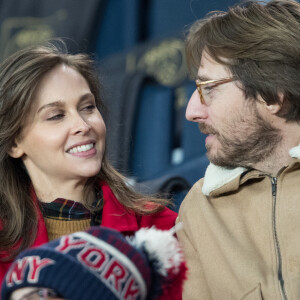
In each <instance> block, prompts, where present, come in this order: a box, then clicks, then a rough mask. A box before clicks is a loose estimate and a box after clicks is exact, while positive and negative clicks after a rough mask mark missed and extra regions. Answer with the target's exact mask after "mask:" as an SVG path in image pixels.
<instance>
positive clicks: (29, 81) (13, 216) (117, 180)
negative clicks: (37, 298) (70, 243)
mask: <svg viewBox="0 0 300 300" xmlns="http://www.w3.org/2000/svg"><path fill="white" fill-rule="evenodd" d="M61 44H62V43H61ZM62 45H63V44H62ZM59 64H65V65H67V66H69V67H71V68H73V69H74V70H76V71H78V72H79V73H80V74H81V75H82V76H83V77H84V78H85V79H86V81H87V82H88V84H89V87H90V89H91V92H92V93H93V94H94V96H95V99H96V104H97V108H98V109H99V111H100V112H101V114H104V113H105V108H104V105H103V102H102V99H101V96H100V95H101V85H100V83H99V78H98V74H97V71H96V69H95V66H94V62H93V61H92V60H91V59H90V58H89V57H88V56H87V55H85V54H68V53H67V52H66V50H65V47H62V48H59V47H57V46H55V45H54V44H50V43H49V44H47V45H45V46H35V47H30V48H26V49H24V50H21V51H19V52H17V53H15V54H13V55H12V56H10V57H9V58H8V59H6V60H5V61H4V62H3V63H2V64H1V65H0V260H3V261H4V260H8V259H12V258H14V257H15V256H16V255H17V254H18V253H19V252H20V251H22V250H23V249H25V248H27V247H29V246H30V245H31V244H32V243H33V241H34V240H35V237H36V234H37V210H36V204H35V203H33V201H32V198H31V196H30V189H31V180H30V177H29V176H28V174H27V172H26V169H25V167H24V164H23V162H22V159H21V158H19V159H15V158H12V157H10V156H9V154H8V153H9V151H10V149H11V148H12V146H13V145H14V141H15V140H16V138H17V137H18V136H19V134H20V133H21V131H22V127H23V126H24V123H25V121H26V118H27V116H28V115H29V112H30V111H31V108H32V104H33V103H32V102H33V95H34V92H35V90H36V87H37V85H38V84H39V81H40V80H41V78H42V76H43V75H44V74H45V73H47V72H48V71H50V70H52V69H53V68H54V67H56V66H57V65H59ZM98 179H102V180H104V181H106V183H107V184H108V185H109V186H110V188H111V189H112V191H113V192H114V193H115V195H116V196H117V198H118V200H119V201H120V203H121V204H123V206H124V207H125V208H127V209H128V211H131V212H133V213H137V214H151V213H154V212H157V211H159V210H161V209H162V205H165V204H167V203H168V202H167V201H166V200H164V199H160V198H155V197H149V196H144V195H141V194H139V193H136V192H135V191H134V190H133V189H131V188H130V187H129V186H128V185H127V184H126V181H125V180H124V177H123V176H122V175H121V174H120V173H119V172H117V171H116V170H115V169H114V168H113V167H112V166H111V165H110V163H109V161H108V160H107V158H106V154H104V157H103V163H102V167H101V170H100V173H99V174H98V175H97V176H96V177H95V178H91V179H90V180H89V181H88V183H87V185H86V187H85V192H84V195H85V196H84V198H85V199H84V200H83V204H84V205H85V206H86V207H88V208H90V209H92V207H91V205H90V203H88V197H87V195H88V194H89V191H90V190H91V189H92V188H93V187H92V186H93V184H94V183H95V180H98ZM149 202H152V203H153V204H154V205H151V206H149V205H146V204H148V203H149Z"/></svg>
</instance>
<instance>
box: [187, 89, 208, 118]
mask: <svg viewBox="0 0 300 300" xmlns="http://www.w3.org/2000/svg"><path fill="white" fill-rule="evenodd" d="M185 117H186V119H187V120H188V121H192V122H201V120H204V119H206V118H207V109H206V106H205V105H204V104H201V101H200V96H199V93H198V91H197V90H195V91H194V93H193V95H192V96H191V98H190V100H189V102H188V105H187V108H186V112H185Z"/></svg>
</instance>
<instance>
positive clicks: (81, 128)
mask: <svg viewBox="0 0 300 300" xmlns="http://www.w3.org/2000/svg"><path fill="white" fill-rule="evenodd" d="M72 118H73V124H72V133H73V134H86V133H87V132H89V131H90V129H91V126H90V125H89V123H88V120H87V119H85V118H83V117H82V116H81V115H80V114H77V115H76V116H73V117H72Z"/></svg>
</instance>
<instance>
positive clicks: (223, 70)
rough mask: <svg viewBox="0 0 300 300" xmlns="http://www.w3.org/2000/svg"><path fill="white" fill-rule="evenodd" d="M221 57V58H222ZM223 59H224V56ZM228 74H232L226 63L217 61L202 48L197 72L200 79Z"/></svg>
mask: <svg viewBox="0 0 300 300" xmlns="http://www.w3.org/2000/svg"><path fill="white" fill-rule="evenodd" d="M221 59H222V60H223V58H221ZM224 61H226V58H224ZM230 76H232V73H231V71H230V70H229V68H228V67H227V66H226V65H224V64H221V63H220V62H217V61H216V60H215V59H213V58H212V57H211V55H210V54H209V53H208V52H207V51H205V50H204V51H203V52H202V56H201V61H200V66H199V68H198V72H197V77H198V78H199V79H200V80H201V81H206V80H212V79H218V78H224V77H230Z"/></svg>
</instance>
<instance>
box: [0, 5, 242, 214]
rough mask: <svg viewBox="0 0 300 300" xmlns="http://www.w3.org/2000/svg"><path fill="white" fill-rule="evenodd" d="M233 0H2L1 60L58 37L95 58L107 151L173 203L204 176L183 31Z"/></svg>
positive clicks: (144, 186) (141, 184)
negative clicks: (191, 116)
mask: <svg viewBox="0 0 300 300" xmlns="http://www.w3.org/2000/svg"><path fill="white" fill-rule="evenodd" d="M236 2H237V1H236V0H210V1H208V0H84V1H83V0H1V1H0V24H1V35H0V39H1V41H0V57H1V58H0V59H1V60H3V59H5V57H7V56H8V55H10V54H11V53H13V52H15V51H16V50H18V49H21V48H23V47H26V46H28V45H32V44H37V43H40V42H43V41H44V40H48V39H53V38H56V37H60V38H63V39H64V40H65V42H66V44H67V45H68V49H69V51H70V52H72V53H77V52H86V53H89V54H90V55H92V56H93V58H94V59H95V60H96V61H97V65H98V68H99V74H100V77H101V81H102V84H103V91H104V100H105V103H106V105H107V107H108V110H109V117H108V120H107V127H108V153H109V157H110V159H111V161H112V163H113V165H114V166H115V167H116V168H117V169H118V170H119V171H121V172H122V173H123V174H125V175H126V176H127V177H128V178H129V180H130V182H131V183H132V184H133V185H135V187H136V188H137V189H139V190H141V191H143V192H148V193H156V192H162V193H166V194H167V195H168V196H169V197H173V198H174V200H175V203H176V206H175V208H174V209H176V210H177V209H178V206H179V203H180V201H181V200H182V198H183V197H184V195H185V194H186V192H187V191H188V189H189V188H190V187H191V186H192V185H193V184H194V183H195V182H196V181H197V180H198V179H199V178H200V177H202V176H203V175H204V172H205V169H206V167H207V164H208V161H207V158H206V156H205V146H204V139H205V137H204V135H202V134H201V133H200V132H199V130H198V127H197V124H193V123H191V122H188V121H186V120H185V107H186V105H187V101H188V99H189V97H190V96H191V94H192V92H193V91H194V89H195V86H194V83H193V82H192V81H191V80H190V78H189V76H188V73H187V66H186V60H185V54H184V34H185V32H186V30H187V29H188V27H189V25H191V24H192V23H193V22H194V21H195V20H197V19H199V18H203V17H204V16H205V15H206V14H207V13H208V12H209V11H213V10H226V9H227V7H228V6H231V5H234V4H235V3H236Z"/></svg>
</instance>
